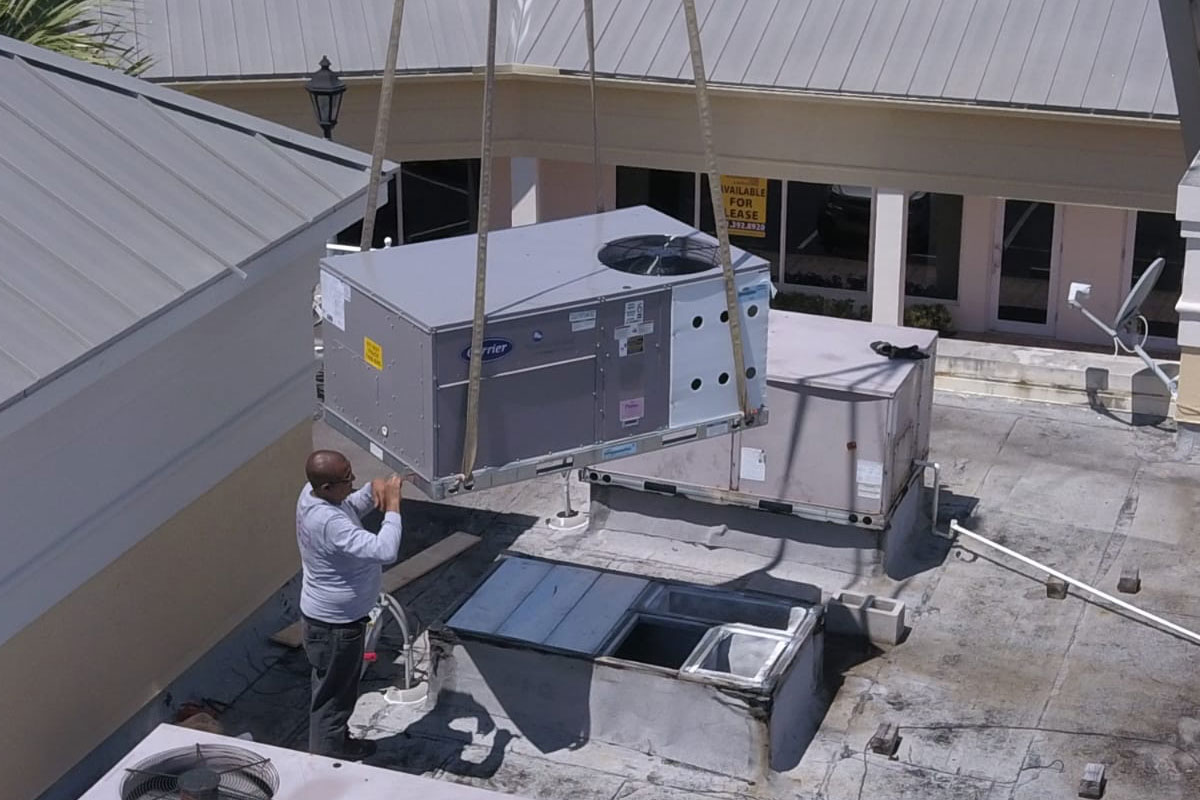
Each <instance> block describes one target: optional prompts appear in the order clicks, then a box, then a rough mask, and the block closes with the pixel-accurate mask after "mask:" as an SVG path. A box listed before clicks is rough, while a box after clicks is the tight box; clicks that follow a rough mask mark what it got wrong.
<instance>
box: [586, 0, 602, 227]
mask: <svg viewBox="0 0 1200 800" xmlns="http://www.w3.org/2000/svg"><path fill="white" fill-rule="evenodd" d="M583 13H584V17H585V18H586V22H587V49H588V86H589V87H590V89H591V93H592V191H594V192H595V194H596V213H597V214H601V213H603V212H604V186H603V179H602V178H601V175H600V135H599V133H598V129H599V123H598V120H597V117H596V9H595V4H594V3H593V0H583Z"/></svg>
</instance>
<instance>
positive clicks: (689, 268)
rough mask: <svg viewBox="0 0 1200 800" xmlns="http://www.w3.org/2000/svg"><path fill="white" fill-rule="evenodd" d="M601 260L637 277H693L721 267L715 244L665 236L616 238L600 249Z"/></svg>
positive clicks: (682, 237) (609, 265)
mask: <svg viewBox="0 0 1200 800" xmlns="http://www.w3.org/2000/svg"><path fill="white" fill-rule="evenodd" d="M599 258H600V263H601V264H603V265H604V266H606V267H610V268H612V269H615V270H620V271H621V272H629V273H631V274H634V275H691V274H693V273H697V272H705V271H707V270H710V269H713V268H715V267H718V266H720V264H721V262H720V258H719V255H718V252H717V246H716V245H715V244H712V243H711V242H706V241H701V240H698V239H692V238H690V237H688V236H663V235H661V234H649V235H645V236H628V237H625V238H624V239H614V240H613V241H611V242H609V243H608V244H606V245H604V247H602V248H600V254H599Z"/></svg>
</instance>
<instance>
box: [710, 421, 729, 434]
mask: <svg viewBox="0 0 1200 800" xmlns="http://www.w3.org/2000/svg"><path fill="white" fill-rule="evenodd" d="M727 433H729V423H728V422H718V423H716V424H714V425H709V426H708V427H707V428H705V430H704V435H705V436H724V435H725V434H727Z"/></svg>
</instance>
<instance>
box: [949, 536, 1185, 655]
mask: <svg viewBox="0 0 1200 800" xmlns="http://www.w3.org/2000/svg"><path fill="white" fill-rule="evenodd" d="M950 532H951V534H958V535H960V536H966V537H968V538H970V539H973V540H975V541H977V542H979V543H980V544H984V545H987V546H988V547H990V548H992V549H993V550H999V551H1000V552H1001V553H1004V555H1006V556H1008V557H1009V558H1015V559H1016V560H1017V561H1020V562H1021V563H1023V564H1028V565H1029V566H1031V567H1033V568H1035V569H1038V570H1041V571H1042V572H1045V573H1046V574H1048V575H1052V576H1054V577H1055V578H1058V579H1059V580H1062V581H1066V582H1067V583H1069V584H1071V585H1072V586H1074V587H1075V588H1076V589H1082V590H1083V591H1085V592H1087V593H1088V594H1090V595H1092V596H1093V597H1098V598H1099V599H1101V600H1104V601H1105V602H1108V603H1111V604H1113V605H1114V606H1117V607H1118V608H1121V609H1124V610H1125V611H1128V612H1129V613H1131V614H1135V615H1137V616H1139V617H1141V618H1142V619H1144V620H1146V621H1148V622H1150V623H1153V624H1154V625H1157V626H1158V627H1160V628H1164V629H1166V630H1168V631H1171V632H1172V633H1175V634H1178V635H1180V636H1183V637H1184V638H1187V639H1191V640H1192V641H1193V642H1195V643H1197V644H1200V633H1196V632H1195V631H1190V630H1188V629H1187V628H1184V627H1182V626H1180V625H1176V624H1175V623H1174V622H1168V621H1167V620H1165V619H1163V618H1162V617H1158V616H1155V615H1154V614H1151V613H1150V612H1148V611H1143V610H1142V609H1140V608H1138V607H1137V606H1135V605H1132V604H1130V603H1126V602H1125V601H1124V600H1121V599H1120V598H1117V597H1113V596H1112V595H1110V594H1105V593H1104V592H1102V591H1100V590H1099V589H1097V588H1096V587H1094V586H1089V585H1088V584H1086V583H1084V582H1083V581H1080V580H1076V579H1075V578H1072V577H1071V576H1069V575H1065V574H1063V573H1061V572H1059V571H1058V570H1056V569H1052V568H1050V567H1047V566H1046V565H1045V564H1042V563H1039V562H1037V561H1034V560H1033V559H1032V558H1029V557H1028V556H1023V555H1021V554H1020V553H1018V552H1016V551H1015V550H1010V549H1008V548H1007V547H1005V546H1004V545H1002V544H997V543H996V542H993V541H992V540H991V539H986V538H984V537H982V536H980V535H979V534H978V533H975V532H974V531H969V530H967V529H966V528H964V527H963V526H962V525H959V524H958V520H956V519H954V520H951V521H950Z"/></svg>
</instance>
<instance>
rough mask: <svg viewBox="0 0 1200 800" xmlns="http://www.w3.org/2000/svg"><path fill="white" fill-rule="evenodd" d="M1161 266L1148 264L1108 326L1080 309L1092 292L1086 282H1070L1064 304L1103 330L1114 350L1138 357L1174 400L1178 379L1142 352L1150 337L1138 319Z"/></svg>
mask: <svg viewBox="0 0 1200 800" xmlns="http://www.w3.org/2000/svg"><path fill="white" fill-rule="evenodd" d="M1165 264H1166V261H1165V260H1163V259H1161V258H1156V259H1154V261H1153V262H1151V264H1150V266H1149V267H1147V268H1146V271H1145V272H1143V273H1142V277H1140V278H1138V282H1137V284H1136V285H1134V287H1133V290H1132V291H1131V292H1130V293H1129V295H1128V296H1127V297H1126V298H1125V302H1123V303H1121V309H1120V310H1119V311H1118V312H1117V316H1116V319H1115V320H1114V321H1113V324H1112V325H1111V326H1110V325H1108V324H1107V323H1105V322H1104V320H1102V319H1100V318H1099V317H1097V316H1096V315H1095V314H1093V313H1092V312H1091V311H1088V310H1087V309H1086V308H1085V307H1084V306H1083V302H1082V301H1083V300H1085V299H1086V298H1087V296H1088V295H1089V294H1091V291H1092V285H1091V284H1090V283H1072V284H1071V290H1070V293H1069V294H1068V295H1067V303H1068V304H1069V305H1070V306H1071V307H1072V308H1076V309H1078V310H1079V312H1080V313H1081V314H1083V315H1084V316H1085V317H1087V318H1088V319H1089V320H1091V322H1092V324H1093V325H1095V326H1096V327H1097V328H1099V329H1100V330H1102V331H1104V332H1105V333H1106V334H1107V335H1108V336H1109V337H1110V338H1111V339H1112V340H1113V348H1114V351H1115V350H1118V349H1119V350H1124V351H1125V352H1126V353H1130V354H1132V355H1136V356H1137V357H1138V358H1140V359H1141V360H1142V361H1143V362H1144V363H1145V365H1146V366H1147V367H1149V368H1150V371H1151V372H1153V373H1154V375H1155V377H1157V378H1158V379H1159V380H1160V381H1162V382H1163V385H1164V386H1166V387H1167V391H1169V392H1170V393H1171V397H1172V398H1174V397H1176V396H1177V395H1178V392H1179V379H1178V378H1172V377H1170V376H1169V375H1167V373H1165V372H1163V370H1162V367H1160V366H1159V365H1158V364H1156V363H1155V362H1154V359H1152V358H1151V357H1150V356H1149V354H1148V353H1147V352H1146V350H1145V344H1146V338H1147V337H1148V336H1149V335H1150V326H1149V325H1148V324H1147V323H1146V318H1145V317H1144V316H1142V303H1144V302H1146V298H1148V297H1149V296H1150V292H1152V291H1154V285H1155V284H1156V283H1158V279H1159V277H1160V276H1161V275H1162V271H1163V266H1164V265H1165ZM1139 321H1140V322H1141V325H1140V327H1141V331H1140V332H1139V331H1138V328H1139V325H1138V323H1139Z"/></svg>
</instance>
